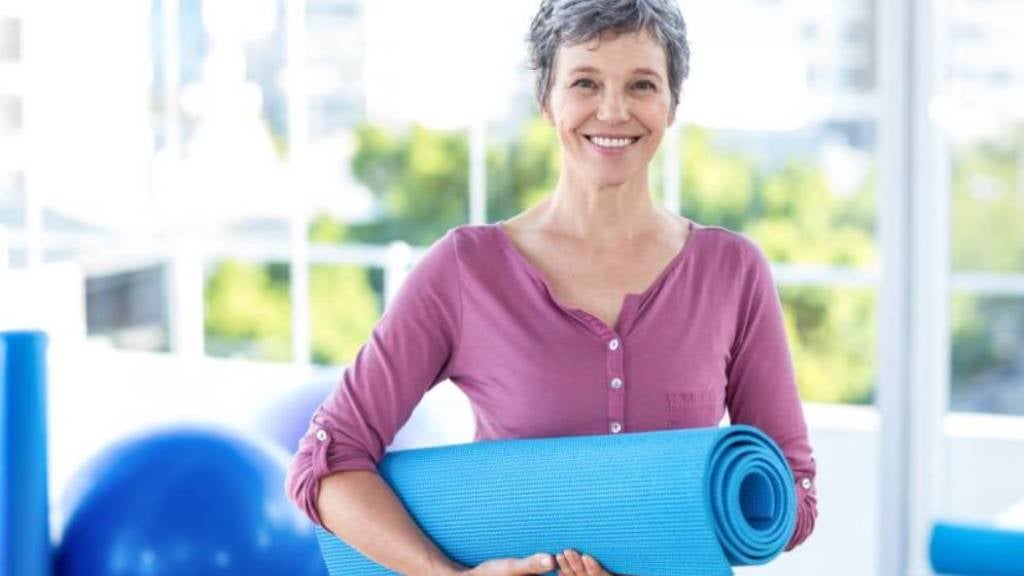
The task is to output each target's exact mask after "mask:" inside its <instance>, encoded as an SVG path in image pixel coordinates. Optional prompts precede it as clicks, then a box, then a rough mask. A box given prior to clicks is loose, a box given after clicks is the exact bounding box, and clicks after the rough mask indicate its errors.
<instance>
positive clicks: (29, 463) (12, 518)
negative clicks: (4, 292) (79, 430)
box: [0, 331, 50, 576]
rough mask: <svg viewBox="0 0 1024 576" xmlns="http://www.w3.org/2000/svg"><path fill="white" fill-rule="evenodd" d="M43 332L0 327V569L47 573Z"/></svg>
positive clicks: (30, 575) (7, 574)
mask: <svg viewBox="0 0 1024 576" xmlns="http://www.w3.org/2000/svg"><path fill="white" fill-rule="evenodd" d="M46 347H47V337H46V334H44V333H42V332H34V331H22V332H0V575H2V576H46V575H48V574H50V522H49V508H48V496H47V491H46V488H47V485H46V482H47V480H46V479H47V475H46Z"/></svg>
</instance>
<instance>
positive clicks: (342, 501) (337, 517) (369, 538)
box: [318, 470, 466, 576]
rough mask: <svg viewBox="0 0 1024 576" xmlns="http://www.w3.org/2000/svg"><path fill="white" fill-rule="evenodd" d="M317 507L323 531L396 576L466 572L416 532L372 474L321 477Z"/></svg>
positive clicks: (357, 472)
mask: <svg viewBox="0 0 1024 576" xmlns="http://www.w3.org/2000/svg"><path fill="white" fill-rule="evenodd" d="M318 508H319V514H320V518H321V519H322V520H323V522H324V527H325V528H327V530H329V531H331V532H332V533H334V534H335V535H336V536H338V537H339V538H341V539H342V540H344V541H345V542H346V543H347V544H348V545H349V546H351V547H353V548H355V549H356V550H358V551H359V552H361V553H362V554H363V555H364V556H366V557H367V558H370V559H371V560H373V561H374V562H376V563H378V564H380V565H382V566H384V567H386V568H389V569H391V570H393V571H395V572H397V573H399V574H423V575H425V576H434V575H436V576H448V575H451V574H457V573H458V572H460V571H462V570H465V569H466V567H465V566H462V565H461V564H458V563H457V562H453V561H452V560H450V559H449V558H448V557H447V556H445V555H444V553H443V552H441V550H440V549H438V547H437V546H436V545H435V544H434V542H433V541H432V540H431V539H430V538H428V537H427V536H426V535H425V534H424V533H423V532H422V531H421V530H420V528H419V526H417V525H416V522H415V521H413V519H412V518H411V517H410V516H409V513H408V512H407V511H406V509H405V506H403V505H402V503H401V502H400V501H399V500H398V498H397V497H396V496H395V493H394V491H392V490H391V487H390V486H388V485H387V483H386V482H384V480H383V479H382V478H381V477H380V476H379V475H378V474H377V473H376V472H369V471H364V470H352V471H348V472H340V473H336V474H332V475H330V476H328V477H326V478H324V479H323V480H321V488H320V498H319V505H318Z"/></svg>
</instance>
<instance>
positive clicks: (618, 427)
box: [612, 422, 622, 434]
mask: <svg viewBox="0 0 1024 576" xmlns="http://www.w3.org/2000/svg"><path fill="white" fill-rule="evenodd" d="M619 432H622V424H619V423H618V422H612V434H618V433H619Z"/></svg>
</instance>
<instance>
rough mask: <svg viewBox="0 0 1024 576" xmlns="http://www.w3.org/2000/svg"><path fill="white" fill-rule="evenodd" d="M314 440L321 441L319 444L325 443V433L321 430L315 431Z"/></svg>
mask: <svg viewBox="0 0 1024 576" xmlns="http://www.w3.org/2000/svg"><path fill="white" fill-rule="evenodd" d="M316 439H317V440H319V441H321V442H326V441H327V431H325V430H324V429H323V428H321V429H319V430H317V431H316Z"/></svg>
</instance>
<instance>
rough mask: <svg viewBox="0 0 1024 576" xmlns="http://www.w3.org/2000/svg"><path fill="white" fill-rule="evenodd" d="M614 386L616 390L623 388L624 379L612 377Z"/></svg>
mask: <svg viewBox="0 0 1024 576" xmlns="http://www.w3.org/2000/svg"><path fill="white" fill-rule="evenodd" d="M612 388H615V389H616V390H618V389H619V388H622V380H621V379H620V378H612Z"/></svg>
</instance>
